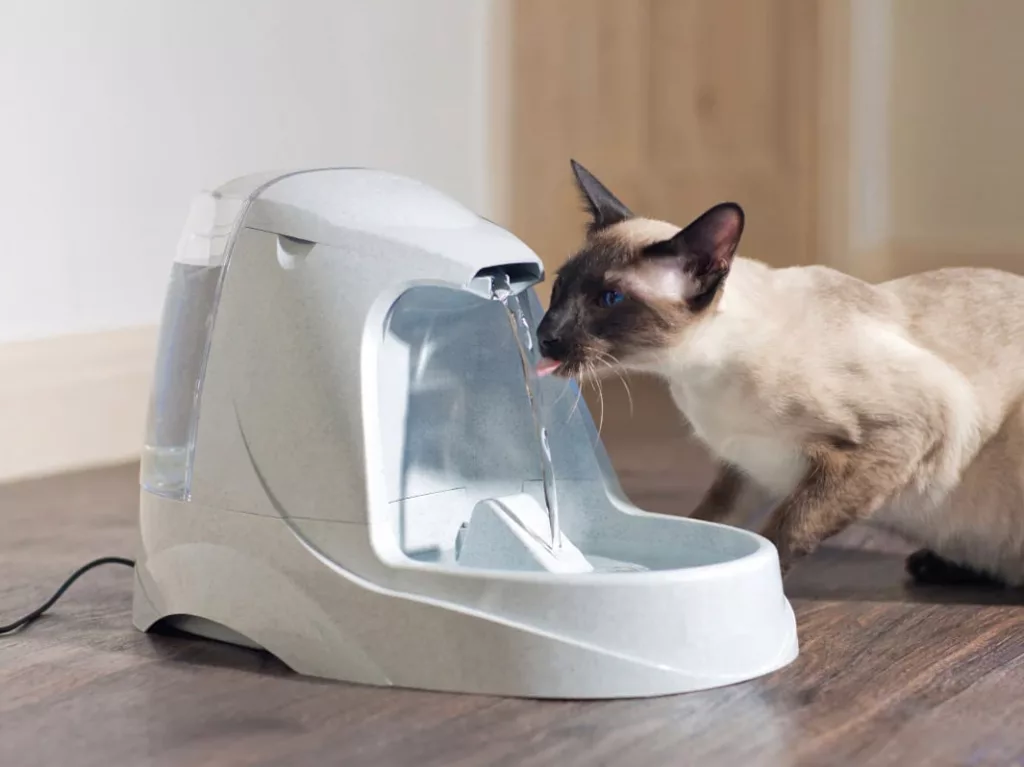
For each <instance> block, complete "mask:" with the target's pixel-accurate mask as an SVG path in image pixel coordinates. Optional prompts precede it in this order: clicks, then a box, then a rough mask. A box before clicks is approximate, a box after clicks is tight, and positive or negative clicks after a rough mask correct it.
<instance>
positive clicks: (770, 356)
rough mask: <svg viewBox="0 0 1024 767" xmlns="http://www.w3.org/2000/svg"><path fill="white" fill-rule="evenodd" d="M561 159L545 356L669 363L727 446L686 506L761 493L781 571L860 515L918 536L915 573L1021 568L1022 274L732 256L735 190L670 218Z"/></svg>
mask: <svg viewBox="0 0 1024 767" xmlns="http://www.w3.org/2000/svg"><path fill="white" fill-rule="evenodd" d="M572 170H573V172H574V175H575V179H576V184H577V186H578V187H579V191H580V193H581V196H582V199H583V201H584V203H585V205H586V209H587V212H588V213H589V223H588V226H587V232H586V239H585V242H584V244H583V246H582V248H581V249H580V250H579V251H578V252H577V253H576V254H575V255H573V256H572V257H571V258H570V259H569V260H568V261H567V262H566V263H565V265H564V266H562V267H561V268H560V269H559V270H558V273H557V275H556V279H555V282H554V284H553V286H552V292H551V300H550V307H549V309H548V310H547V312H546V313H545V315H544V317H543V319H542V321H541V323H540V325H539V327H538V331H537V336H538V343H539V346H540V350H541V354H542V355H543V360H542V361H541V363H540V365H539V366H538V374H540V375H545V374H555V375H559V376H563V377H580V376H584V375H588V374H592V375H601V374H603V372H605V371H607V372H611V371H613V370H634V371H641V372H646V373H651V374H654V375H656V376H660V377H661V378H663V379H664V380H665V381H667V383H668V386H669V389H670V391H671V394H672V398H673V400H674V402H675V404H676V405H677V407H678V408H679V410H680V411H681V412H682V414H683V415H684V417H685V419H686V420H687V421H688V422H689V424H690V425H691V427H692V429H693V431H694V433H695V435H696V436H697V437H698V438H699V439H700V440H701V441H702V442H703V443H704V444H705V445H706V447H707V448H708V449H709V450H710V452H711V453H712V454H713V455H714V456H715V458H716V459H717V460H718V461H719V462H720V469H719V472H718V475H717V477H716V478H715V480H714V482H713V483H712V485H711V487H710V489H709V490H708V491H707V494H706V495H705V497H704V499H703V500H702V501H701V503H700V504H699V505H698V507H697V509H696V510H695V512H694V514H693V516H695V517H697V518H700V519H705V520H711V521H722V520H726V519H727V518H728V517H729V516H730V515H731V514H732V513H733V512H734V511H735V510H736V507H737V504H738V503H739V500H740V498H741V496H743V494H744V492H745V491H746V490H750V489H753V490H756V491H757V492H758V493H761V494H763V495H764V496H765V497H767V498H770V499H771V500H772V502H773V504H774V505H773V507H772V510H771V511H770V513H769V514H768V516H767V519H766V521H765V522H764V524H763V526H762V528H761V533H762V534H763V535H764V536H765V537H767V538H768V539H769V540H770V541H771V542H772V543H774V544H775V546H776V549H777V550H778V555H779V562H780V566H781V568H782V570H783V573H785V572H787V571H788V570H789V569H790V568H791V567H792V565H793V563H794V562H795V561H797V560H798V559H799V558H800V557H802V556H804V555H807V554H809V553H810V552H812V551H814V550H815V548H816V547H817V546H818V545H819V544H820V543H821V542H822V541H823V540H825V539H826V538H829V537H831V536H832V535H835V534H837V533H839V532H841V531H842V530H843V529H845V528H846V527H848V526H849V525H851V524H853V523H855V522H866V523H868V524H872V525H876V526H878V527H881V528H883V529H886V530H888V531H891V532H895V533H897V534H899V535H901V536H902V537H904V538H906V539H908V540H910V541H911V542H913V543H916V544H918V545H920V546H922V547H923V548H922V549H921V550H920V551H917V552H916V553H914V554H912V555H911V556H910V557H909V558H908V560H907V569H908V571H909V572H910V574H911V575H912V576H913V577H914V578H915V579H917V580H918V581H921V582H931V583H936V582H938V583H950V582H963V581H970V582H978V581H987V582H990V583H1000V584H1009V585H1013V586H1019V585H1024V277H1020V276H1017V275H1013V274H1010V273H1007V272H1001V271H997V270H993V269H981V268H951V269H940V270H936V271H930V272H925V273H921V274H917V275H914V276H910V277H903V278H901V279H896V280H892V281H889V282H884V283H880V284H869V283H867V282H863V281H861V280H859V279H856V278H854V277H851V276H848V275H846V274H843V273H841V272H838V271H835V270H833V269H830V268H827V267H824V266H805V267H790V268H784V269H775V268H771V267H769V266H767V265H765V264H763V263H761V262H758V261H754V260H749V259H746V258H741V257H738V256H737V255H736V249H737V246H738V245H739V242H740V237H741V235H742V233H743V227H744V220H745V218H744V212H743V210H742V208H741V207H740V206H739V205H737V204H735V203H722V204H719V205H716V206H714V207H712V208H711V209H709V210H708V211H707V212H705V213H704V214H702V215H701V216H699V217H698V218H697V219H695V220H694V221H693V222H691V223H690V224H688V225H687V226H686V227H683V228H680V227H678V226H675V225H672V224H669V223H666V222H664V221H657V220H653V219H648V218H644V217H642V216H636V215H634V214H633V213H632V212H631V211H630V210H629V209H628V208H627V207H626V206H625V205H624V204H623V203H622V202H621V201H620V200H619V199H618V198H616V197H615V195H613V194H612V193H611V192H610V191H609V190H608V188H607V187H605V186H604V185H603V184H602V183H601V182H600V181H598V180H597V178H596V177H594V176H593V175H592V174H591V173H590V172H589V171H587V170H586V169H585V168H584V167H583V166H581V165H579V164H578V163H576V162H575V161H573V162H572Z"/></svg>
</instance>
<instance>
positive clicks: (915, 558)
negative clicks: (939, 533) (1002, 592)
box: [906, 549, 1003, 588]
mask: <svg viewBox="0 0 1024 767" xmlns="http://www.w3.org/2000/svg"><path fill="white" fill-rule="evenodd" d="M906 568H907V573H909V575H910V577H911V578H913V579H914V582H915V583H919V584H927V585H930V586H987V587H990V588H992V587H995V588H1001V587H1002V586H1003V583H1002V582H1001V581H999V580H996V579H995V578H993V577H992V576H990V575H987V574H986V573H982V572H978V571H977V570H973V569H971V568H970V567H965V566H964V565H958V564H956V563H955V562H950V561H949V560H948V559H943V558H942V557H940V556H939V555H938V554H936V553H935V552H934V551H932V550H930V549H921V550H919V551H915V552H914V553H913V554H911V555H910V556H909V557H907V562H906Z"/></svg>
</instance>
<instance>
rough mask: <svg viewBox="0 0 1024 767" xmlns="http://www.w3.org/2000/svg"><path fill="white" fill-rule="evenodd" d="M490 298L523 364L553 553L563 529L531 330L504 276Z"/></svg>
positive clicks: (506, 277)
mask: <svg viewBox="0 0 1024 767" xmlns="http://www.w3.org/2000/svg"><path fill="white" fill-rule="evenodd" d="M491 297H492V298H493V299H494V300H496V301H500V302H501V304H502V306H504V307H505V311H506V312H508V321H509V325H510V327H511V328H512V335H513V336H514V337H515V339H516V346H517V347H518V348H519V358H520V361H521V362H522V364H523V381H524V382H525V384H526V396H527V397H528V398H529V400H530V410H531V412H532V414H533V428H534V430H535V432H536V434H537V441H538V443H539V444H540V470H541V479H542V481H543V485H544V505H545V506H547V509H548V522H549V524H550V526H551V539H550V541H551V543H550V546H551V548H552V549H560V548H561V547H562V528H561V527H560V526H559V523H558V493H557V490H556V487H555V470H554V467H553V466H552V463H551V445H550V444H549V443H548V430H547V427H545V426H544V420H543V415H542V413H541V402H540V389H539V387H538V386H537V385H536V384H537V375H536V372H535V365H534V361H533V357H534V356H535V355H534V354H533V330H532V328H531V327H530V322H529V320H528V318H527V314H526V311H525V310H524V309H523V305H522V301H521V299H520V296H518V295H516V294H515V293H513V292H512V286H511V284H510V283H509V278H508V275H507V274H499V275H496V276H495V278H494V281H493V282H492V285H491Z"/></svg>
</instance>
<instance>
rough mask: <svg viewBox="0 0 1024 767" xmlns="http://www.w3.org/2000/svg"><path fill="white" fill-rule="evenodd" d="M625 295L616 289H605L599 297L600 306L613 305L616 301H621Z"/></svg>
mask: <svg viewBox="0 0 1024 767" xmlns="http://www.w3.org/2000/svg"><path fill="white" fill-rule="evenodd" d="M624 298H625V296H624V295H622V293H620V292H619V291H617V290H606V291H604V292H603V293H601V297H600V299H599V301H600V304H601V306H615V304H617V303H621V301H622V299H624Z"/></svg>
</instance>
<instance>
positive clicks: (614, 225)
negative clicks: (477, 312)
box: [537, 160, 744, 377]
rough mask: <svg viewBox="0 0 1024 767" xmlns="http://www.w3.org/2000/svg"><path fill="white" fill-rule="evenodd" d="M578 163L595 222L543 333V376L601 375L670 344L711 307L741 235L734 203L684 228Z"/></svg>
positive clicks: (556, 294)
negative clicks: (642, 208)
mask: <svg viewBox="0 0 1024 767" xmlns="http://www.w3.org/2000/svg"><path fill="white" fill-rule="evenodd" d="M572 169H573V173H574V175H575V177H576V185H577V187H578V188H579V190H580V194H581V196H582V199H583V202H584V205H585V206H586V210H587V212H588V214H589V217H590V221H589V223H588V226H587V239H586V241H585V242H584V244H583V247H582V248H580V250H579V251H578V252H577V253H576V254H575V255H573V256H572V258H570V259H569V260H568V261H567V262H566V263H565V265H564V266H563V267H562V268H561V269H560V270H559V271H558V275H557V277H556V279H555V284H554V286H553V288H552V292H551V303H550V307H549V309H548V311H547V312H546V313H545V315H544V317H543V319H542V320H541V323H540V326H539V327H538V330H537V339H538V342H539V344H540V351H541V354H542V355H543V357H544V359H543V360H542V361H541V363H540V365H539V366H538V368H537V373H538V375H542V376H543V375H550V374H557V375H560V376H565V377H571V376H581V375H584V374H586V373H592V374H598V373H599V372H600V371H601V370H602V369H604V368H615V367H618V366H622V365H628V364H629V362H630V361H631V360H632V359H633V358H635V357H636V356H637V355H638V354H641V353H643V352H650V351H654V350H658V349H662V348H665V347H668V346H671V345H672V344H673V343H675V341H676V339H677V338H678V336H679V333H680V332H681V331H682V330H683V329H684V328H686V327H687V326H688V325H690V324H692V323H693V322H695V321H697V320H698V319H699V318H700V317H702V316H703V315H705V314H706V313H707V312H708V311H709V310H711V309H712V308H713V306H714V303H715V300H716V298H717V297H718V296H719V294H720V293H721V291H722V288H723V286H724V284H725V279H726V277H727V276H728V274H729V269H730V267H731V266H732V260H733V256H734V255H735V252H736V247H737V245H738V244H739V240H740V237H741V235H742V233H743V223H744V216H743V210H742V209H741V208H740V206H739V205H736V204H735V203H721V204H719V205H716V206H715V207H713V208H711V209H710V210H708V211H707V212H706V213H704V214H703V215H701V216H700V217H699V218H697V219H696V220H694V221H693V222H692V223H691V224H689V225H688V226H687V227H686V228H684V229H682V230H678V229H677V228H676V227H672V226H671V225H669V224H666V223H664V222H658V221H651V220H649V219H644V218H640V217H637V216H634V215H633V213H632V212H631V211H630V210H629V208H627V207H626V206H625V205H624V204H623V203H622V202H621V201H620V200H619V199H618V198H616V197H615V195H613V194H612V193H611V192H610V191H609V190H608V188H607V187H606V186H605V185H604V184H602V183H601V182H600V181H598V180H597V178H595V177H594V176H593V174H591V173H590V172H589V171H588V170H587V169H586V168H584V167H583V166H582V165H580V164H579V163H577V162H576V161H575V160H573V161H572Z"/></svg>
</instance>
